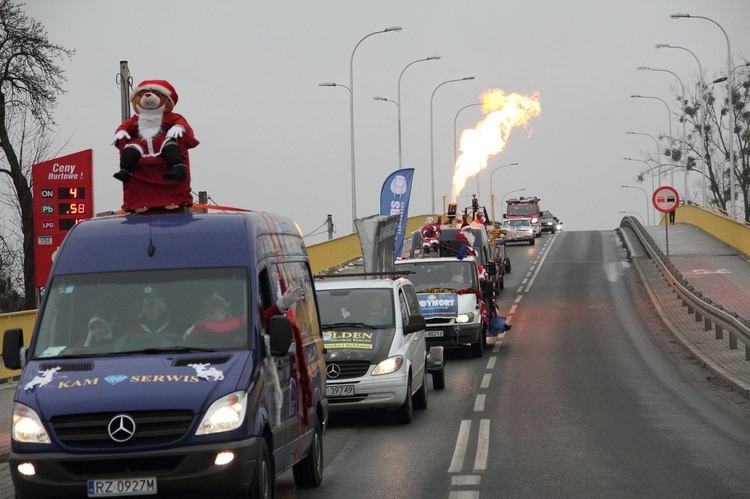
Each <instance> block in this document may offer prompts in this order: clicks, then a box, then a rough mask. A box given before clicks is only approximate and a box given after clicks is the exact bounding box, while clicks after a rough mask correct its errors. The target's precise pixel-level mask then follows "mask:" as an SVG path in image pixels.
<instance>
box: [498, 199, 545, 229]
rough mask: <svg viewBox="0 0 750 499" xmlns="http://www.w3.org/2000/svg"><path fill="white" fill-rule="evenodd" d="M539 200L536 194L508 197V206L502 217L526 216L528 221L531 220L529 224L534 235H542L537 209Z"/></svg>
mask: <svg viewBox="0 0 750 499" xmlns="http://www.w3.org/2000/svg"><path fill="white" fill-rule="evenodd" d="M539 201H541V199H540V198H538V197H536V196H531V197H519V198H518V199H509V200H508V201H506V202H507V203H508V207H507V210H506V212H505V213H504V214H503V218H506V219H513V218H528V219H529V222H531V226H532V227H533V228H534V234H535V235H536V237H540V236H541V235H542V224H541V223H540V222H539V217H540V214H541V212H540V210H539Z"/></svg>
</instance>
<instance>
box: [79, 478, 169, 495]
mask: <svg viewBox="0 0 750 499" xmlns="http://www.w3.org/2000/svg"><path fill="white" fill-rule="evenodd" d="M87 485H88V496H89V497H117V496H148V495H154V494H156V492H157V490H156V478H155V477H147V478H130V479H128V480H89V481H88V483H87Z"/></svg>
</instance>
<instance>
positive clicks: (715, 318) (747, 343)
mask: <svg viewBox="0 0 750 499" xmlns="http://www.w3.org/2000/svg"><path fill="white" fill-rule="evenodd" d="M624 226H629V227H630V228H631V229H632V230H633V232H635V235H636V236H637V237H638V240H639V241H640V242H641V244H643V247H644V248H645V249H646V252H647V253H648V255H649V256H650V257H651V259H652V260H653V261H654V262H655V263H656V264H657V266H658V267H659V269H660V270H661V273H662V275H663V276H664V278H665V279H666V281H667V283H668V284H669V287H670V288H672V291H673V292H674V293H676V294H677V297H678V298H679V299H680V300H681V301H682V305H683V306H684V307H687V313H688V314H691V315H692V314H694V315H695V321H696V322H701V321H703V325H704V329H705V330H706V331H710V330H711V329H714V330H715V332H716V335H715V337H716V339H717V340H721V339H723V338H724V331H726V332H727V334H728V339H729V349H730V350H735V349H737V348H738V339H739V340H740V341H741V342H742V344H743V345H744V347H745V360H750V327H748V326H750V321H748V320H746V319H743V318H741V317H738V315H737V313H736V312H732V311H728V310H724V308H723V307H722V306H721V304H719V303H715V302H713V301H712V300H711V299H710V298H707V297H705V296H703V294H702V293H701V292H700V291H696V290H695V288H693V286H692V285H690V283H689V282H688V281H687V279H685V278H684V277H682V275H681V274H680V273H679V272H678V271H677V269H675V267H674V266H673V265H672V264H668V263H667V258H666V255H665V254H664V253H663V252H662V251H661V249H660V248H659V246H658V245H657V244H656V242H655V241H654V239H653V237H651V234H649V233H648V232H647V231H645V230H644V229H643V226H642V225H641V223H640V222H639V221H638V219H636V218H635V217H631V216H627V217H625V218H623V219H622V222H620V227H624Z"/></svg>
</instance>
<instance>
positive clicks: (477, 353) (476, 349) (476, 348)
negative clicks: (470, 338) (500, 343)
mask: <svg viewBox="0 0 750 499" xmlns="http://www.w3.org/2000/svg"><path fill="white" fill-rule="evenodd" d="M486 338H487V332H486V331H485V329H484V326H482V332H480V333H479V339H478V340H477V342H476V343H472V344H471V356H472V357H481V356H482V355H484V344H485V343H486V341H487V340H486Z"/></svg>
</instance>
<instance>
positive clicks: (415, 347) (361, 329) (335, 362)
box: [315, 278, 445, 423]
mask: <svg viewBox="0 0 750 499" xmlns="http://www.w3.org/2000/svg"><path fill="white" fill-rule="evenodd" d="M315 293H316V296H317V299H318V307H319V310H320V322H321V326H322V330H323V345H324V347H325V349H326V354H325V361H326V398H327V399H328V404H329V410H331V411H341V410H351V409H371V408H374V409H390V410H395V411H396V419H397V420H398V421H399V422H400V423H410V422H411V420H412V410H413V409H414V408H417V409H425V408H427V394H428V389H427V383H426V381H427V376H426V375H427V373H428V370H429V371H430V372H432V374H433V386H434V387H435V388H443V387H444V386H445V381H444V371H443V367H444V366H443V357H442V349H440V350H437V349H431V351H430V353H429V358H428V352H427V346H426V344H425V320H424V317H423V316H422V312H421V309H420V307H419V301H418V300H417V293H416V291H415V290H414V286H413V285H412V283H411V282H410V281H409V280H408V279H404V278H398V279H346V280H344V279H331V280H329V281H318V282H316V284H315ZM433 350H434V351H433Z"/></svg>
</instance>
